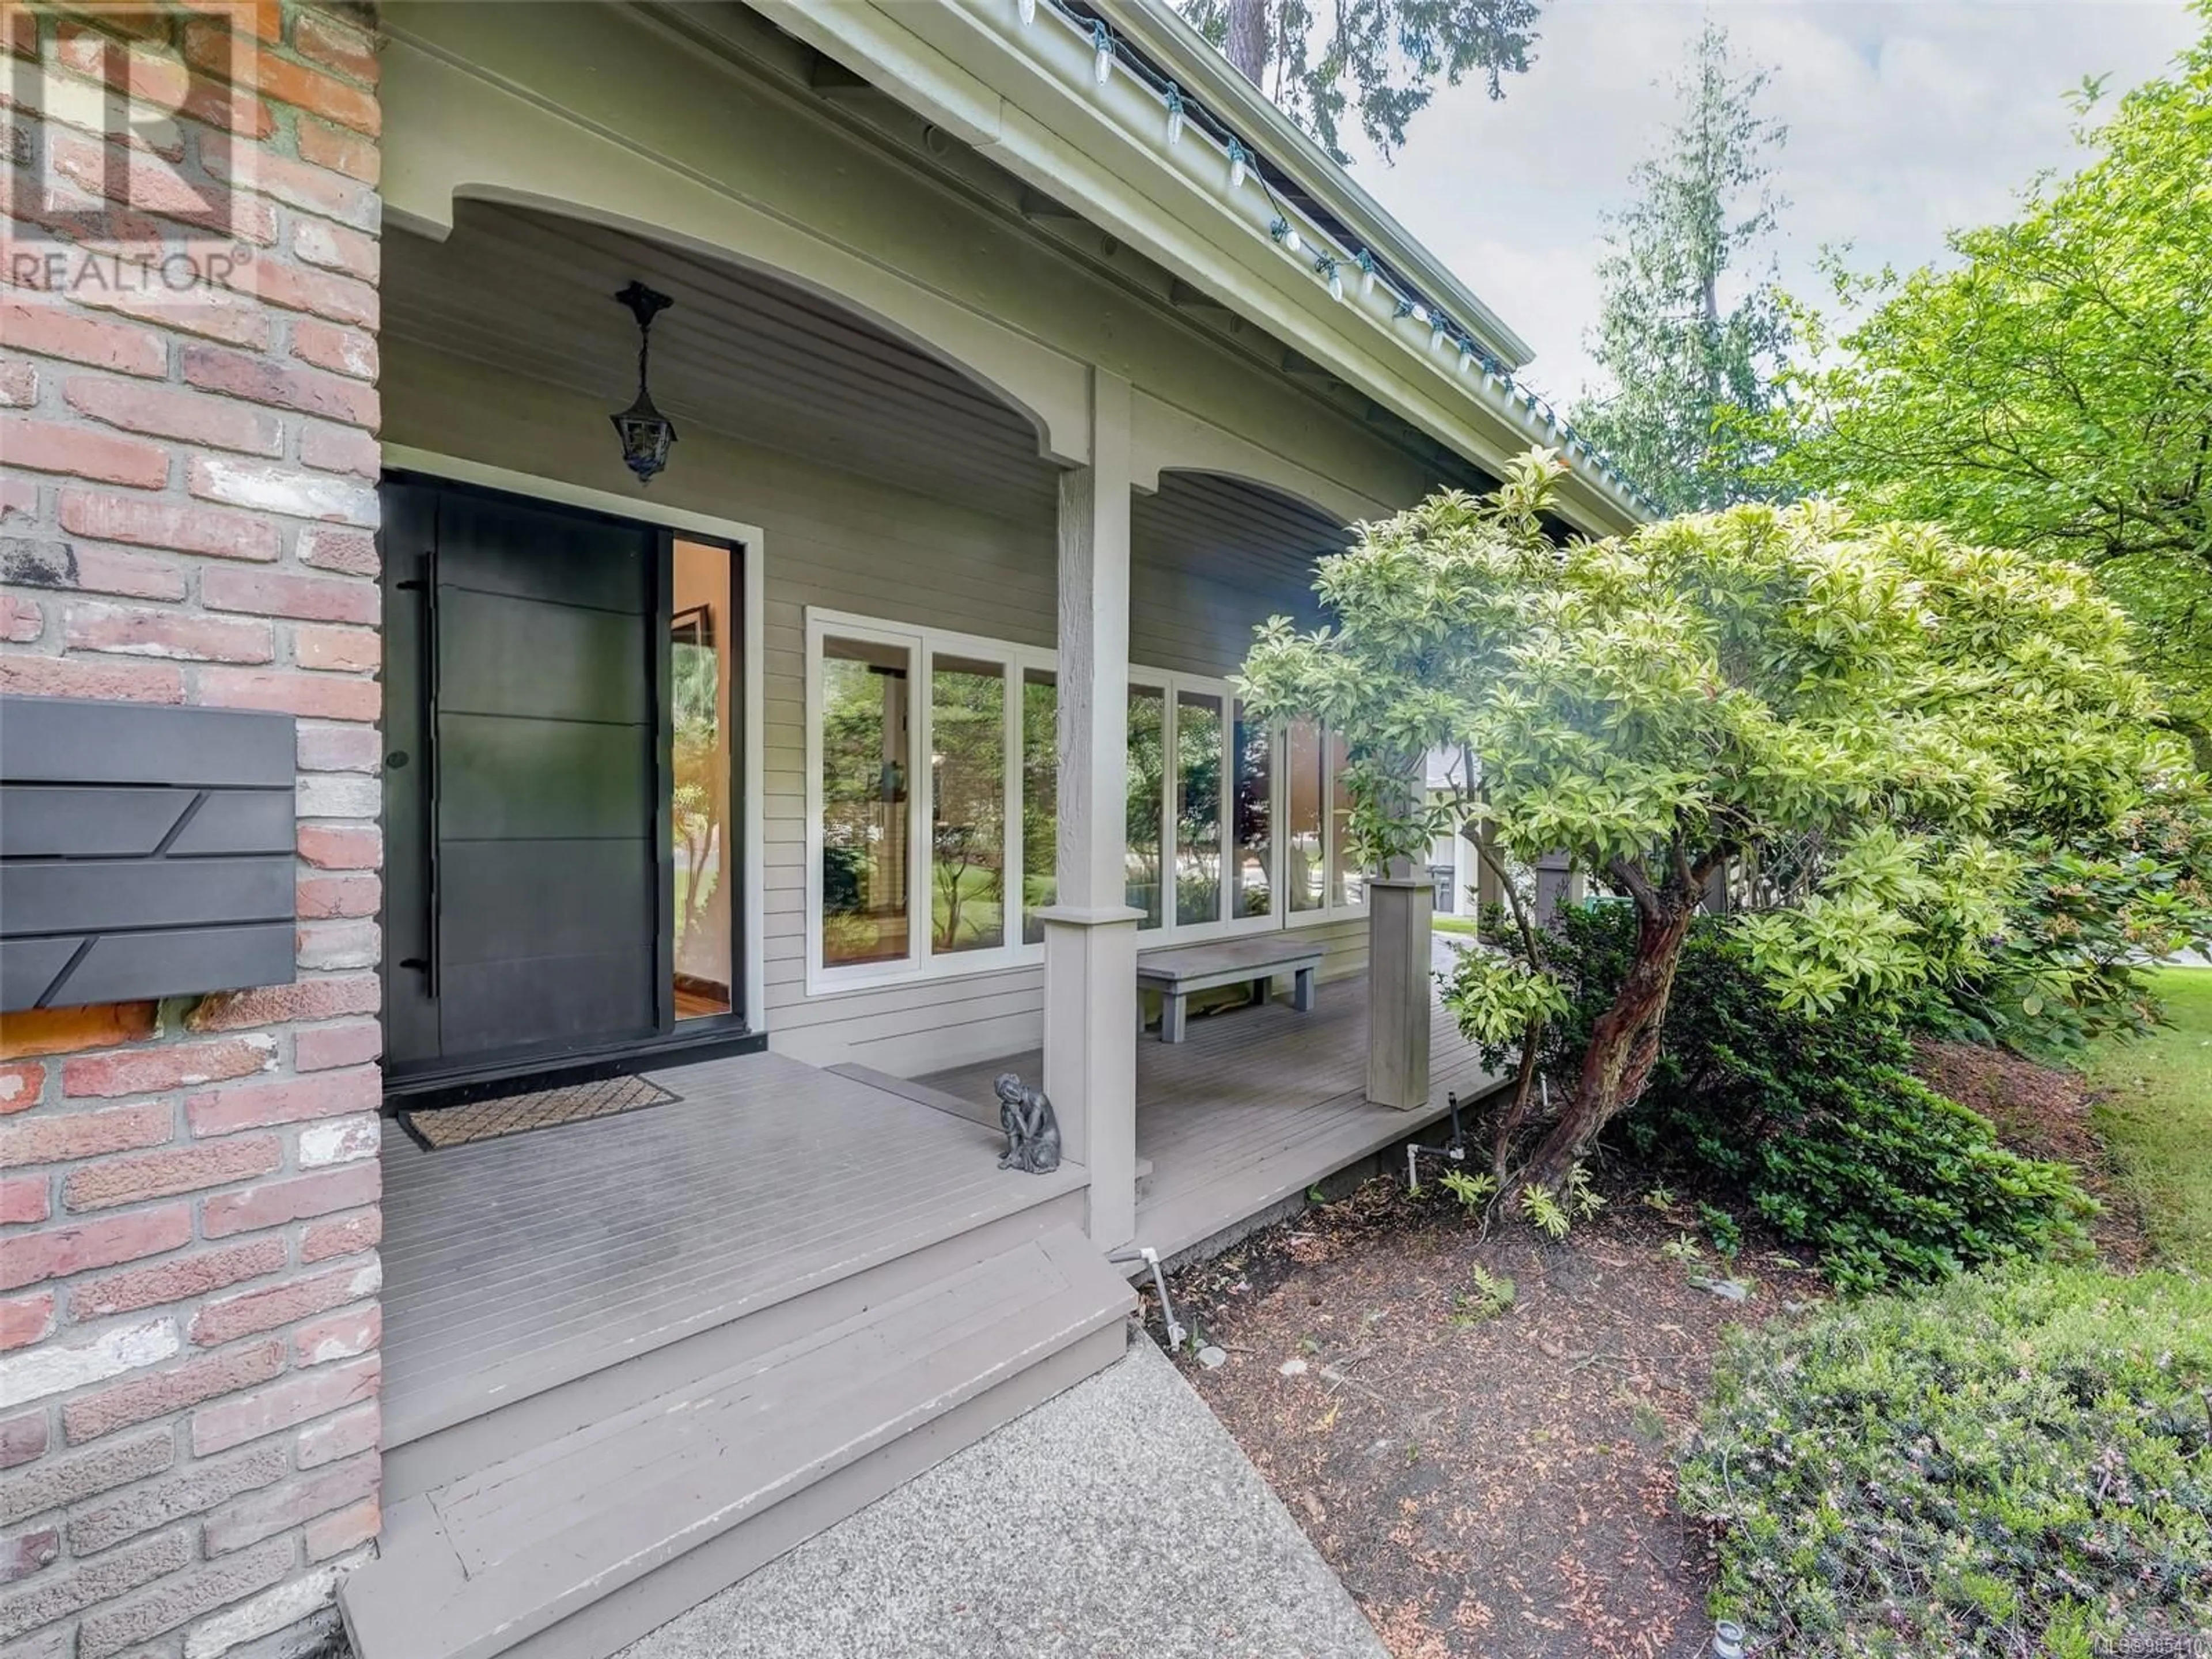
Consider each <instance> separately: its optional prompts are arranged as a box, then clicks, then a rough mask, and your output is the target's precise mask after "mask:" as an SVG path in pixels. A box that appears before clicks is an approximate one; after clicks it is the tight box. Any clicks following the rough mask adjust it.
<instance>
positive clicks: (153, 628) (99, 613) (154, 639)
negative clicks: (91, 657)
mask: <svg viewBox="0 0 2212 1659" xmlns="http://www.w3.org/2000/svg"><path fill="white" fill-rule="evenodd" d="M64 638H65V639H66V640H67V641H68V643H69V648H70V650H72V651H112V652H116V653H120V654H122V655H125V656H131V657H162V658H167V659H172V660H174V661H179V662H238V663H263V662H268V661H270V660H271V659H273V658H274V657H275V656H276V641H275V637H274V631H273V630H272V629H270V625H269V624H268V623H258V622H246V621H243V620H233V619H229V618H226V617H195V616H191V615H190V614H188V613H185V612H182V611H143V610H139V609H137V608H136V607H134V606H130V605H71V606H70V611H69V617H68V621H67V623H66V629H65V633H64Z"/></svg>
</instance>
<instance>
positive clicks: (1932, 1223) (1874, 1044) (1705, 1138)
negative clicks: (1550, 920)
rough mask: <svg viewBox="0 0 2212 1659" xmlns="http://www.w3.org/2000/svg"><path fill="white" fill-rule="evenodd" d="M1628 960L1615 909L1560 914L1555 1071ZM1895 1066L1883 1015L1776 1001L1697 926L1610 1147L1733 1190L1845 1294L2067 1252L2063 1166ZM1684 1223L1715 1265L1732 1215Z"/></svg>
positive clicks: (1717, 935) (2077, 1228)
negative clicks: (1617, 1141)
mask: <svg viewBox="0 0 2212 1659" xmlns="http://www.w3.org/2000/svg"><path fill="white" fill-rule="evenodd" d="M1631 948H1632V939H1631V937H1630V929H1629V928H1628V927H1626V925H1625V923H1624V919H1623V918H1621V917H1620V915H1619V914H1618V913H1617V912H1611V911H1607V910H1603V909H1598V910H1591V911H1586V912H1577V913H1571V914H1570V915H1567V916H1565V918H1563V920H1562V925H1561V928H1560V933H1559V939H1558V942H1557V945H1556V947H1555V958H1556V960H1557V961H1558V963H1559V971H1560V972H1561V973H1562V975H1565V977H1566V978H1567V980H1568V981H1569V982H1570V983H1571V984H1572V985H1573V986H1574V987H1575V989H1576V993H1577V994H1576V999H1575V1007H1574V1011H1573V1012H1571V1014H1570V1015H1569V1016H1568V1017H1567V1018H1566V1019H1565V1020H1564V1021H1563V1022H1561V1024H1559V1026H1558V1027H1557V1028H1556V1029H1555V1031H1554V1034H1553V1037H1552V1039H1551V1042H1552V1044H1553V1060H1554V1061H1555V1062H1556V1061H1558V1060H1563V1059H1569V1058H1571V1056H1572V1055H1573V1054H1575V1053H1576V1051H1577V1047H1578V1045H1579V1044H1580V1043H1581V1042H1582V1041H1583V1037H1582V1035H1581V1033H1582V1032H1583V1030H1587V1028H1588V1025H1589V1022H1591V1021H1593V1020H1595V1018H1597V1016H1598V1014H1599V1012H1601V1011H1602V1010H1603V1009H1604V1008H1605V1007H1606V1006H1607V1004H1608V1003H1609V1001H1610V1000H1611V997H1612V986H1613V983H1614V982H1615V981H1616V980H1617V979H1618V977H1619V976H1620V975H1621V974H1623V973H1625V972H1626V969H1627V965H1628V958H1629V955H1630V951H1631ZM1910 1059H1911V1048H1910V1047H1909V1046H1908V1044H1907V1043H1906V1042H1905V1036H1904V1035H1903V1032H1902V1030H1900V1028H1899V1025H1898V1024H1897V1022H1896V1021H1895V1019H1894V1018H1892V1017H1890V1016H1889V1015H1887V1014H1886V1013H1883V1012H1879V1011H1875V1010H1870V1009H1869V1008H1868V1007H1867V1006H1865V1005H1863V1004H1856V1003H1855V1004H1851V1005H1849V1006H1844V1007H1841V1008H1838V1009H1836V1010H1834V1011H1832V1012H1827V1013H1825V1014H1819V1015H1815V1014H1812V1013H1808V1012H1805V1011H1804V1010H1802V1009H1801V1008H1793V1007H1790V1006H1787V1005H1786V1004H1784V1001H1783V1000H1781V999H1780V998H1778V996H1776V994H1774V993H1773V991H1772V990H1771V988H1769V987H1767V986H1766V985H1765V982H1764V981H1762V980H1761V978H1760V977H1759V974H1758V972H1757V971H1756V970H1755V969H1754V968H1753V964H1752V963H1751V962H1750V960H1749V958H1748V956H1747V952H1746V951H1745V950H1744V948H1743V946H1742V945H1741V943H1740V942H1739V940H1738V939H1736V938H1735V937H1734V934H1733V930H1732V929H1731V928H1730V927H1729V926H1728V925H1727V924H1726V923H1724V922H1723V921H1718V920H1716V919H1708V920H1705V921H1700V922H1699V924H1698V925H1697V927H1694V928H1693V929H1692V932H1691V934H1690V938H1689V941H1688V943H1687V945H1686V947H1685V948H1684V951H1683V953H1682V960H1681V963H1680V967H1679V969H1677V970H1676V983H1675V1000H1674V1018H1673V1019H1672V1020H1671V1021H1670V1022H1669V1024H1668V1031H1667V1039H1666V1042H1665V1045H1664V1047H1663V1049H1662V1053H1661V1055H1660V1058H1659V1061H1658V1064H1657V1065H1656V1067H1655V1068H1654V1070H1653V1072H1652V1074H1651V1079H1650V1085H1648V1087H1647V1088H1646V1090H1645V1093H1644V1099H1643V1100H1642V1101H1641V1102H1640V1103H1638V1106H1637V1109H1635V1111H1634V1112H1632V1113H1631V1114H1629V1115H1627V1116H1626V1117H1625V1118H1623V1119H1622V1120H1621V1138H1622V1139H1623V1140H1624V1141H1625V1142H1626V1145H1627V1146H1629V1147H1630V1148H1631V1149H1632V1150H1633V1151H1634V1152H1636V1154H1637V1155H1638V1157H1639V1158H1643V1159H1644V1160H1645V1161H1646V1162H1648V1163H1649V1164H1652V1165H1654V1166H1656V1167H1658V1168H1660V1169H1662V1170H1680V1171H1682V1172H1684V1173H1686V1174H1691V1175H1695V1176H1699V1177H1702V1178H1703V1179H1704V1180H1705V1182H1708V1183H1711V1185H1713V1186H1714V1187H1715V1188H1717V1190H1718V1191H1720V1192H1722V1193H1726V1194H1740V1195H1741V1198H1742V1199H1744V1200H1747V1201H1748V1203H1749V1205H1750V1206H1751V1208H1752V1210H1753V1212H1755V1213H1756V1214H1757V1215H1759V1217H1760V1218H1761V1219H1763V1220H1764V1221H1765V1223H1766V1224H1767V1225H1769V1226H1771V1227H1772V1228H1773V1229H1774V1230H1775V1231H1777V1232H1778V1233H1780V1234H1781V1235H1782V1236H1783V1237H1784V1238H1786V1239H1789V1240H1790V1241H1791V1242H1793V1243H1802V1244H1806V1245H1809V1246H1811V1247H1813V1248H1814V1249H1818V1250H1819V1251H1820V1267H1821V1271H1822V1272H1823V1273H1826V1275H1827V1277H1828V1278H1829V1279H1831V1280H1832V1282H1833V1283H1835V1284H1837V1285H1839V1286H1841V1287H1843V1288H1844V1289H1846V1290H1853V1291H1868V1290H1875V1289H1879V1288H1881V1287H1883V1286H1886V1285H1895V1284H1900V1283H1907V1282H1911V1281H1914V1280H1920V1279H1941V1278H1944V1277H1947V1276H1949V1275H1951V1274H1954V1273H1959V1272H1960V1271H1961V1270H1963V1269H1965V1268H1968V1267H1975V1266H1978V1265H1980V1264H1982V1263H1984V1262H1989V1261H2003V1260H2007V1259H2009V1258H2012V1257H2015V1256H2034V1255H2045V1254H2047V1253H2050V1252H2052V1251H2056V1250H2065V1249H2075V1248H2077V1247H2078V1246H2079V1245H2080V1243H2081V1237H2082V1234H2081V1220H2082V1219H2083V1218H2085V1217H2086V1216H2087V1214H2088V1213H2089V1212H2091V1211H2092V1209H2093V1205H2092V1203H2091V1201H2090V1200H2089V1199H2088V1197H2087V1194H2084V1193H2083V1192H2082V1190H2081V1187H2080V1185H2079V1183H2078V1182H2076V1181H2075V1177H2074V1176H2073V1174H2072V1172H2071V1171H2070V1170H2068V1169H2067V1168H2066V1167H2065V1166H2064V1165H2063V1164H2049V1163H2041V1162H2038V1161H2035V1160H2033V1159H2029V1158H2021V1157H2020V1156H2018V1155H2017V1154H2016V1153H2014V1152H2010V1151H2008V1150H2007V1149H2006V1148H2005V1147H2003V1146H2000V1145H1999V1144H1998V1143H1997V1140H1996V1133H1995V1131H1994V1130H1993V1129H1992V1128H1991V1127H1990V1123H1989V1121H1988V1120H1987V1119H1986V1118H1984V1117H1982V1116H1981V1115H1978V1113H1975V1112H1972V1111H1970V1110H1968V1109H1966V1107H1964V1106H1961V1105H1960V1104H1958V1103H1956V1102H1954V1101H1952V1100H1948V1099H1946V1098H1945V1097H1942V1096H1941V1095H1938V1094H1936V1092H1935V1091H1932V1090H1930V1089H1929V1088H1928V1087H1926V1086H1925V1085H1923V1084H1922V1083H1921V1082H1919V1081H1918V1079H1915V1078H1913V1077H1912V1076H1911V1075H1910V1074H1909V1073H1907V1072H1906V1071H1905V1065H1906V1063H1907V1061H1908V1060H1910ZM1699 1214H1700V1216H1701V1218H1703V1219H1704V1220H1705V1223H1706V1225H1707V1226H1708V1228H1709V1229H1710V1230H1711V1233H1712V1237H1713V1242H1714V1244H1715V1245H1716V1247H1717V1248H1719V1249H1722V1250H1723V1253H1724V1254H1725V1253H1726V1252H1727V1250H1728V1249H1729V1245H1730V1244H1731V1243H1733V1242H1735V1240H1733V1239H1732V1238H1731V1237H1730V1234H1729V1230H1728V1228H1723V1226H1722V1225H1719V1222H1717V1221H1716V1219H1715V1218H1716V1217H1720V1218H1721V1219H1722V1220H1724V1221H1727V1222H1728V1224H1729V1228H1732V1227H1734V1225H1735V1224H1734V1221H1733V1219H1732V1218H1729V1217H1728V1216H1726V1215H1725V1214H1724V1213H1723V1212H1721V1211H1719V1210H1717V1208H1715V1207H1713V1206H1706V1205H1700V1206H1699ZM1739 1237H1740V1235H1739Z"/></svg>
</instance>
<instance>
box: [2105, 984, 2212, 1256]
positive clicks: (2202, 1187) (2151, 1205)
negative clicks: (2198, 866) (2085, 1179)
mask: <svg viewBox="0 0 2212 1659" xmlns="http://www.w3.org/2000/svg"><path fill="white" fill-rule="evenodd" d="M2158 991H2159V994H2160V996H2161V997H2162V998H2164V999H2165V1000H2166V1015H2167V1018H2170V1019H2171V1020H2172V1022H2173V1023H2172V1025H2170V1026H2167V1027H2166V1028H2164V1029H2162V1030H2159V1031H2158V1032H2156V1033H2155V1034H2154V1035H2153V1036H2149V1037H2148V1038H2146V1039H2145V1040H2143V1041H2142V1042H2116V1043H2109V1044H2107V1045H2106V1046H2105V1047H2104V1048H2102V1049H2100V1051H2099V1053H2098V1054H2097V1055H2096V1057H2095V1058H2094V1059H2093V1060H2092V1061H2091V1063H2090V1066H2089V1074H2090V1079H2091V1080H2092V1081H2093V1083H2094V1084H2095V1085H2097V1087H2098V1089H2099V1091H2100V1092H2101V1094H2102V1095H2103V1097H2104V1098H2103V1099H2102V1101H2101V1102H2100V1103H2099V1105H2098V1107H2097V1112H2096V1122H2097V1127H2098V1130H2099V1131H2100V1133H2102V1134H2103V1135H2104V1137H2105V1139H2106V1144H2107V1145H2108V1146H2110V1147H2111V1149H2112V1161H2113V1163H2114V1164H2116V1165H2117V1166H2118V1173H2119V1176H2120V1178H2121V1179H2122V1180H2123V1181H2124V1182H2126V1184H2127V1186H2128V1188H2130V1191H2131V1192H2132V1193H2133V1194H2135V1196H2136V1199H2137V1200H2138V1201H2139V1202H2140V1203H2141V1204H2142V1207H2143V1213H2144V1217H2145V1218H2146V1220H2148V1223H2149V1225H2150V1231H2151V1236H2152V1237H2153V1238H2154V1240H2155V1241H2156V1243H2157V1244H2158V1245H2159V1247H2160V1249H2162V1250H2163V1251H2164V1252H2165V1253H2166V1255H2169V1256H2171V1257H2172V1259H2173V1260H2175V1261H2179V1262H2182V1263H2185V1264H2186V1265H2187V1266H2190V1267H2195V1268H2197V1270H2198V1271H2200V1272H2212V968H2167V969H2161V970H2160V972H2159V975H2158Z"/></svg>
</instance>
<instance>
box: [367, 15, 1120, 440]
mask: <svg viewBox="0 0 2212 1659" xmlns="http://www.w3.org/2000/svg"><path fill="white" fill-rule="evenodd" d="M383 95H384V109H385V127H386V142H385V149H384V182H383V191H384V205H385V211H386V214H387V215H388V216H390V217H391V219H392V222H394V223H396V224H398V225H400V226H402V227H404V228H407V229H409V230H412V231H415V232H416V233H417V234H423V235H427V236H429V237H432V238H434V239H435V240H441V241H442V240H444V239H445V238H446V237H447V236H448V235H449V234H452V231H453V214H454V204H455V202H456V201H458V200H461V199H465V198H474V199H478V200H485V201H494V202H501V203H505V204H510V205H513V206H518V207H526V208H532V209H537V210H542V211H547V212H552V213H559V214H566V215H568V216H570V217H574V218H580V219H586V220H589V221H591V222H594V223H598V224H603V225H606V226H609V227H611V228H616V229H618V230H621V231H623V232H625V233H627V234H634V235H639V236H645V237H649V238H651V239H653V240H658V241H662V242H666V243H668V244H670V245H671V246H678V247H683V248H685V249H687V250H690V251H692V252H698V253H702V254H705V255H708V256H709V257H712V258H720V259H727V260H730V261H732V262H734V263H737V264H745V265H750V266H753V267H755V268H757V269H759V270H765V271H769V272H771V273H773V274H774V275H775V276H781V277H782V278H783V279H784V280H786V281H787V282H792V283H798V284H799V285H800V286H802V287H805V288H807V289H812V290H813V291H814V292H816V293H818V294H820V295H823V296H824V297H825V298H828V299H830V300H834V301H836V302H837V303H838V304H840V305H843V306H846V307H849V308H850V309H852V310H853V311H854V312H856V313H859V314H860V315H861V316H863V317H866V319H868V320H869V321H871V322H872V323H874V324H875V325H878V326H879V327H881V328H883V329H885V330H886V331H890V332H891V333H893V334H895V335H897V336H898V337H901V338H903V339H906V340H908V341H910V342H911V343H913V344H914V345H915V346H916V347H917V348H919V349H921V350H923V351H927V352H928V353H929V354H930V355H931V356H935V357H938V358H940V359H942V360H943V361H945V362H947V363H950V364H951V366H952V367H953V368H957V369H958V370H959V371H960V372H961V373H962V374H965V375H967V376H969V378H970V379H972V380H975V381H976V382H977V383H978V384H980V385H981V386H986V387H987V388H988V389H989V390H990V391H991V392H993V394H994V395H995V396H997V397H998V398H1001V399H1002V400H1003V401H1004V402H1006V404H1008V405H1009V406H1011V407H1012V408H1014V409H1016V410H1019V411H1021V413H1022V414H1023V415H1024V416H1027V417H1028V419H1029V420H1030V422H1031V423H1032V424H1033V425H1034V426H1036V428H1037V433H1038V453H1040V454H1041V455H1042V456H1043V457H1044V458H1045V459H1048V460H1053V461H1057V462H1059V463H1060V464H1062V465H1085V464H1087V463H1088V461H1089V460H1090V459H1091V412H1090V406H1089V378H1088V371H1087V369H1086V368H1085V365H1084V364H1082V363H1081V362H1078V361H1076V360H1075V359H1074V358H1073V357H1070V356H1066V355H1065V354H1063V353H1060V352H1057V351H1054V350H1053V349H1051V348H1049V347H1048V346H1045V345H1043V344H1042V343H1039V342H1037V341H1036V340H1035V339H1032V338H1030V337H1028V336H1026V335H1024V334H1022V333H1019V332H1018V331H1015V330H1013V329H1011V328H1008V327H1006V325H1003V324H1001V323H999V322H998V321H996V320H995V319H992V318H989V317H987V316H984V315H982V314H981V313H977V312H975V311H972V310H970V309H969V308H968V307H964V306H962V305H959V304H957V303H956V302H955V301H951V300H949V299H946V298H945V296H944V295H940V294H939V293H936V292H935V291H933V290H932V289H927V288H926V287H924V286H922V285H921V284H920V283H915V282H914V281H912V280H910V279H909V278H907V277H905V276H901V275H900V274H898V273H897V272H896V271H894V270H890V269H888V268H886V267H884V266H883V265H881V264H877V263H876V262H874V261H872V260H870V259H868V258H864V257H862V256H861V255H860V254H859V253H857V252H854V251H852V250H851V249H849V248H847V247H844V246H840V245H838V244H836V243H835V242H832V241H830V240H828V239H827V238H825V237H823V236H820V235H817V234H814V233H812V232H811V231H808V230H805V229H802V228H799V226H797V225H794V224H793V223H791V222H788V221H787V220H784V219H782V218H780V217H777V216H774V215H772V214H769V213H767V212H764V211H763V210H760V209H758V208H756V207H754V206H752V205H750V204H749V203H747V202H745V201H744V200H742V199H740V198H739V197H738V196H736V195H734V194H732V192H730V191H727V190H725V189H723V188H721V187H720V186H718V185H716V184H715V183H714V182H713V180H714V179H715V178H716V177H718V176H728V175H727V174H726V173H718V170H717V169H715V168H714V167H712V166H711V165H710V164H709V163H710V162H711V157H708V156H705V155H702V156H700V157H697V158H686V160H685V161H684V162H683V163H679V162H678V161H677V160H676V159H675V158H671V157H665V156H663V155H659V154H656V153H653V152H652V151H649V150H647V149H645V148H644V147H642V146H641V145H636V144H633V143H629V142H626V141H625V140H624V139H623V138H621V137H617V136H616V135H614V134H611V133H610V132H607V131H602V130H600V129H599V128H596V127H592V126H587V125H583V124H582V123H580V122H579V121H576V120H573V119H570V118H567V117H565V116H563V115H562V114H560V113H558V112H556V111H555V110H553V109H551V108H550V107H548V106H546V105H545V104H544V103H541V102H539V101H538V100H534V99H531V98H526V97H525V96H522V95H521V94H519V93H517V92H516V91H514V90H512V89H511V88H509V87H508V86H507V85H505V84H502V83H501V82H497V81H494V80H491V79H489V78H488V77H486V76H482V75H479V74H477V73H475V72H474V71H472V70H471V69H470V68H469V67H468V66H467V65H465V64H459V63H456V62H454V61H452V60H451V59H449V58H446V57H444V56H442V55H438V54H435V53H433V52H429V51H428V50H424V49H422V48H421V47H419V46H417V45H416V44H415V43H413V42H411V41H410V40H405V39H404V38H395V39H393V40H392V41H390V43H389V44H388V45H387V46H386V49H385V52H384V53H383ZM702 131H706V132H708V133H711V128H704V129H702ZM702 142H705V143H711V138H709V139H707V140H704V141H702Z"/></svg>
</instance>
